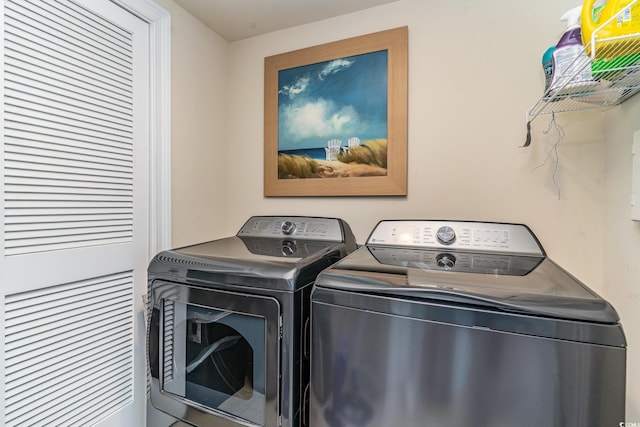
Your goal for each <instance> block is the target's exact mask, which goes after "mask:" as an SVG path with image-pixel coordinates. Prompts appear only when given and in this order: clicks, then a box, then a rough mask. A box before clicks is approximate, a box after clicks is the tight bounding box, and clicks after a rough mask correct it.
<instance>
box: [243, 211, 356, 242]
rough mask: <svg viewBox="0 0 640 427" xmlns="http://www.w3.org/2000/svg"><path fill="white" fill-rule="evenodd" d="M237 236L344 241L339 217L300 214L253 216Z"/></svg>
mask: <svg viewBox="0 0 640 427" xmlns="http://www.w3.org/2000/svg"><path fill="white" fill-rule="evenodd" d="M237 236H239V237H266V238H269V237H271V238H286V237H290V238H295V239H305V240H324V241H330V242H343V241H344V234H343V228H342V225H341V221H340V220H339V219H337V218H315V217H301V216H291V217H282V216H254V217H251V218H250V219H249V220H248V221H247V222H246V223H245V224H244V225H243V226H242V228H241V229H240V231H239V232H238V234H237Z"/></svg>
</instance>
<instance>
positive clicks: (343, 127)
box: [278, 50, 388, 151]
mask: <svg viewBox="0 0 640 427" xmlns="http://www.w3.org/2000/svg"><path fill="white" fill-rule="evenodd" d="M387 54H388V52H387V51H386V50H384V51H379V52H372V53H367V54H363V55H356V56H351V57H346V58H341V59H336V60H333V61H327V62H320V63H317V64H311V65H305V66H302V67H296V68H290V69H287V70H281V71H280V72H278V89H279V90H278V151H283V150H298V149H306V148H318V147H326V145H327V141H328V140H330V139H334V138H337V139H341V140H342V141H343V145H346V141H347V139H348V138H350V137H352V136H357V137H359V138H360V140H362V141H365V140H367V139H375V138H387Z"/></svg>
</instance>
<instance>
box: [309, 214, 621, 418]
mask: <svg viewBox="0 0 640 427" xmlns="http://www.w3.org/2000/svg"><path fill="white" fill-rule="evenodd" d="M311 306H312V308H311V324H312V343H311V353H312V355H311V367H312V368H311V402H310V412H311V417H310V423H311V425H312V426H313V427H329V426H330V427H347V426H359V427H365V426H366V427H389V426H403V427H514V426H529V427H542V426H544V427H604V426H617V425H618V424H620V423H622V422H624V415H625V414H624V411H625V370H626V369H625V363H626V342H625V337H624V334H623V331H622V328H621V325H620V323H619V318H618V315H617V314H616V312H615V310H614V309H613V307H612V306H611V305H610V304H609V303H607V302H606V301H605V300H603V299H602V298H601V297H599V296H598V295H597V294H595V293H594V292H593V291H591V290H590V289H589V288H587V287H586V286H585V285H584V284H582V283H580V282H579V281H578V280H576V279H575V278H574V277H572V276H571V275H569V274H568V273H567V272H566V271H564V270H563V269H562V268H560V267H559V266H558V265H557V264H555V263H554V262H553V261H551V260H550V259H549V258H548V257H547V256H546V255H545V252H544V250H543V248H542V247H541V245H540V244H539V242H538V240H537V239H536V237H535V236H534V235H533V233H532V232H531V231H530V230H529V229H528V228H527V227H525V226H523V225H514V224H496V223H481V222H460V221H427V220H423V221H382V222H380V223H379V224H378V225H377V226H376V228H375V229H374V230H373V232H372V233H371V235H370V236H369V238H368V240H367V243H366V245H365V246H363V247H361V248H359V249H358V250H356V251H355V252H354V253H352V254H351V255H349V256H347V257H346V258H344V259H342V260H341V261H339V262H338V263H336V264H334V265H333V266H332V267H330V268H328V269H327V270H325V271H323V272H322V273H321V274H320V275H319V276H318V278H317V280H316V284H315V286H314V290H313V293H312V296H311Z"/></svg>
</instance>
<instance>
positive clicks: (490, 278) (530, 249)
mask: <svg viewBox="0 0 640 427" xmlns="http://www.w3.org/2000/svg"><path fill="white" fill-rule="evenodd" d="M390 223H393V224H390ZM425 223H433V222H432V221H410V222H409V224H408V226H405V225H407V224H404V223H403V221H383V222H381V223H380V224H383V225H384V230H383V231H384V233H386V234H382V233H380V229H378V228H376V230H374V232H372V234H371V236H370V238H369V240H368V243H367V246H366V247H363V248H360V249H358V250H357V251H355V252H354V253H352V254H351V255H349V256H348V257H346V258H344V259H343V260H341V261H339V262H338V263H336V264H335V265H334V266H333V267H331V268H329V269H328V270H326V271H324V272H322V273H321V274H320V275H319V276H318V278H317V280H316V286H319V287H327V288H335V289H342V290H350V291H357V292H363V293H377V294H387V295H402V296H407V297H411V298H415V299H423V300H440V301H449V302H454V303H461V304H471V305H481V306H483V307H489V308H492V309H496V310H503V311H514V312H519V313H523V314H532V315H538V316H549V317H555V318H562V319H575V320H583V321H589V322H599V323H610V324H612V323H617V322H618V321H619V317H618V314H617V313H616V312H615V310H614V309H613V307H611V305H610V304H608V303H607V302H606V301H605V300H603V299H602V298H601V297H600V296H598V295H597V294H596V293H595V292H593V291H591V290H590V289H589V288H588V287H586V286H585V285H583V284H582V283H580V282H579V281H578V280H577V279H575V278H574V277H572V276H571V275H569V274H568V273H567V272H566V271H564V270H563V269H562V268H561V267H559V266H558V265H557V264H555V263H554V262H553V261H551V260H549V259H548V258H546V257H545V256H544V251H543V249H542V247H541V246H540V245H539V243H538V241H537V239H536V238H535V236H534V235H533V233H531V231H530V230H529V229H528V228H526V227H524V226H518V225H512V224H486V223H463V224H462V227H464V228H465V230H467V231H465V232H464V233H465V234H464V235H465V236H466V237H465V239H460V238H459V235H458V234H456V231H459V230H460V229H461V227H460V223H459V222H447V223H444V224H443V221H438V222H437V223H438V224H437V226H436V227H433V226H432V225H433V224H425ZM469 224H471V227H470V226H469ZM442 227H450V228H451V229H452V230H453V232H454V234H456V238H454V240H455V241H457V243H458V245H456V248H457V250H455V249H454V248H453V245H452V244H451V242H450V243H443V242H440V241H439V240H438V237H437V236H436V233H437V232H438V230H440V229H441V228H442ZM474 227H477V228H474ZM513 227H515V228H513ZM407 229H408V230H410V231H411V233H409V236H411V237H408V238H407V237H406V236H407V234H405V237H404V238H402V240H401V234H400V233H398V232H397V231H398V230H407ZM416 229H418V230H420V232H415V230H416ZM394 230H395V231H394ZM424 230H428V231H429V232H425V231H424ZM469 230H470V231H469ZM474 230H481V231H480V232H479V233H475V232H474ZM495 230H498V231H497V232H496V231H495ZM505 230H506V231H507V233H504V231H505ZM514 230H516V231H515V233H516V234H514ZM525 231H526V233H525ZM389 233H393V235H390V234H389ZM461 234H462V233H461ZM516 235H517V242H515V241H514V236H516ZM474 236H475V237H478V236H479V239H480V241H476V239H475V237H474ZM413 237H416V239H415V240H414V239H413ZM442 237H443V238H444V239H446V238H449V237H451V236H450V233H449V231H448V230H447V233H445V235H443V236H442ZM496 242H497V243H496ZM473 245H476V246H478V245H479V246H481V248H480V249H478V250H477V251H476V252H472V251H471V250H470V247H471V246H473ZM483 245H484V246H483ZM536 248H538V249H536Z"/></svg>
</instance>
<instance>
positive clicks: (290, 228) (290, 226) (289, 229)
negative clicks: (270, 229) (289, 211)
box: [280, 221, 296, 236]
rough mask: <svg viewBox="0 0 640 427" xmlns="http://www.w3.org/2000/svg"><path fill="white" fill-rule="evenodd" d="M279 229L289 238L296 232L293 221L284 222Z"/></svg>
mask: <svg viewBox="0 0 640 427" xmlns="http://www.w3.org/2000/svg"><path fill="white" fill-rule="evenodd" d="M280 229H281V230H282V232H283V233H284V234H285V235H287V236H289V235H291V234H293V232H294V231H296V225H295V224H294V223H293V221H285V222H283V223H282V225H281V226H280Z"/></svg>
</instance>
